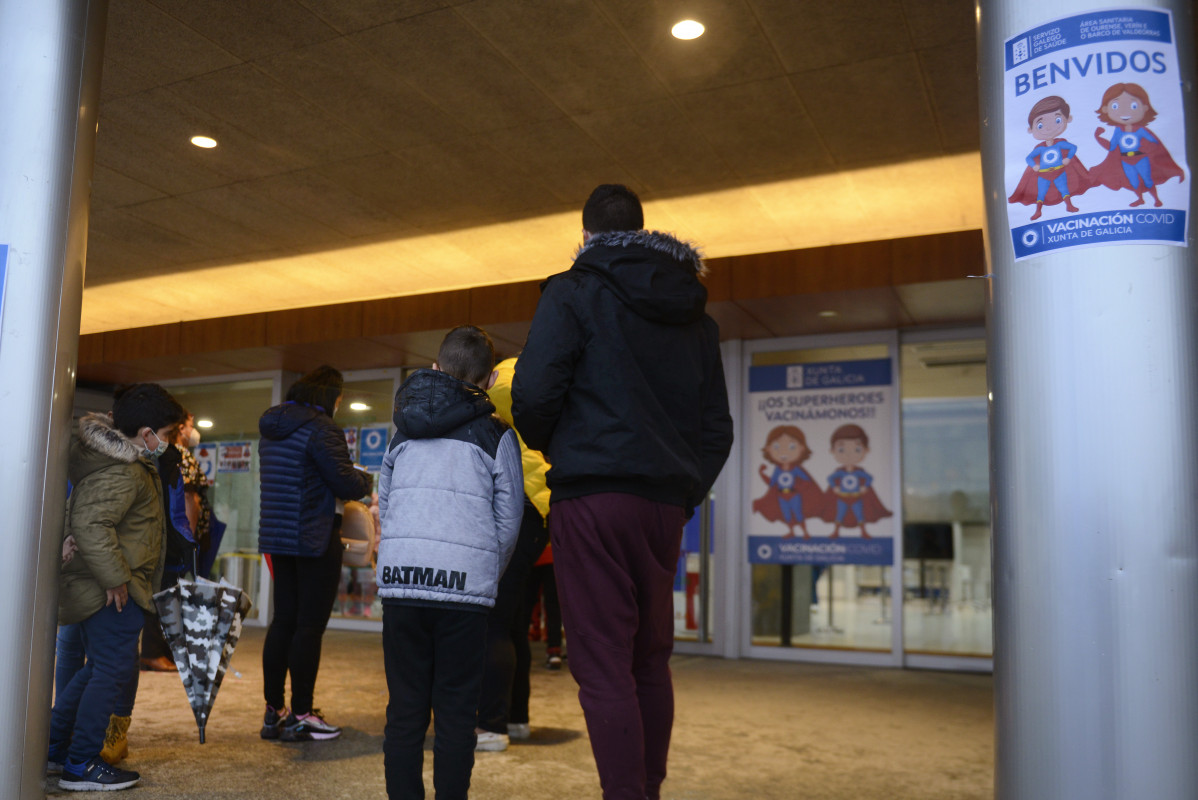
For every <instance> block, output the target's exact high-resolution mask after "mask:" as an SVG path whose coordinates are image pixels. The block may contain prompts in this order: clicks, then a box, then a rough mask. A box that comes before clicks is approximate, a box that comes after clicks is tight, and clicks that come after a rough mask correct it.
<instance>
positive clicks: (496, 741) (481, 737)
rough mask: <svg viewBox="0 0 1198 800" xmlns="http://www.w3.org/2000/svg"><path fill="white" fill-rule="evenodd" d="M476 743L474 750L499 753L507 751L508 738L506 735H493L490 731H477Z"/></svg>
mask: <svg viewBox="0 0 1198 800" xmlns="http://www.w3.org/2000/svg"><path fill="white" fill-rule="evenodd" d="M477 733H478V742H477V743H476V744H475V745H474V749H475V750H479V751H482V752H485V753H500V752H503V751H504V750H507V746H508V738H507V734H506V733H493V732H491V731H477Z"/></svg>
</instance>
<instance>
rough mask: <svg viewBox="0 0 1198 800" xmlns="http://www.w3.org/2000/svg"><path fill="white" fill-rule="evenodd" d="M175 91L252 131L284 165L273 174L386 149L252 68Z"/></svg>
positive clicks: (222, 72) (197, 80) (236, 69)
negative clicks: (286, 169) (286, 168)
mask: <svg viewBox="0 0 1198 800" xmlns="http://www.w3.org/2000/svg"><path fill="white" fill-rule="evenodd" d="M170 91H171V92H173V93H175V94H178V95H179V96H180V97H182V98H183V99H184V100H186V101H187V102H189V103H191V104H192V105H194V106H195V107H196V108H199V109H202V110H204V111H205V112H207V113H208V114H211V115H212V116H214V117H216V118H218V119H221V120H227V121H232V120H236V124H237V125H238V126H239V127H242V128H243V130H247V131H252V132H253V133H252V135H253V137H254V138H255V139H257V140H258V141H259V142H261V144H262V145H263V146H264V147H266V148H268V149H269V151H270V152H271V153H272V154H273V155H274V156H275V157H276V160H277V162H278V163H279V164H280V168H279V169H277V170H274V171H282V166H283V165H285V166H286V167H288V168H290V169H295V168H298V167H306V166H310V165H312V164H316V163H321V162H324V161H330V160H339V159H345V158H355V157H357V156H363V155H367V154H368V153H374V152H378V151H379V150H380V149H381V148H380V147H379V146H378V145H377V144H374V143H373V142H371V141H369V140H367V139H366V138H364V137H363V136H361V135H359V134H357V133H355V132H354V131H353V130H351V129H350V128H348V127H347V126H346V125H344V124H343V123H342V122H341V121H340V120H338V119H335V118H334V117H332V116H330V115H329V114H328V113H327V112H325V111H324V110H323V109H321V108H318V107H317V106H314V105H312V104H311V103H309V102H307V101H306V100H304V99H303V98H302V97H300V96H299V95H297V94H295V93H294V92H291V91H288V90H287V89H285V88H283V87H282V86H281V85H280V84H279V83H278V82H277V81H275V80H274V79H272V78H271V77H270V76H269V75H267V74H266V73H264V72H262V71H261V70H260V69H258V67H257V66H255V65H252V64H243V65H240V66H236V67H230V68H228V69H223V70H220V71H219V72H212V73H209V74H207V75H202V76H200V77H198V78H192V79H190V80H187V81H182V82H180V83H177V84H174V85H173V86H171V87H170ZM255 177H256V176H255Z"/></svg>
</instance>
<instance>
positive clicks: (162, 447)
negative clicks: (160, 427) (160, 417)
mask: <svg viewBox="0 0 1198 800" xmlns="http://www.w3.org/2000/svg"><path fill="white" fill-rule="evenodd" d="M150 432H151V433H153V434H154V438H155V439H158V446H157V447H155V448H154V449H153V450H151V449H149V448H148V447H147V448H146V449H145V450H142V455H144V456H149V457H150V458H158V456H160V455H162V454H163V453H165V452H166V448H168V447H170V442H167V441H166V440H164V439H161V438H159V436H158V433H157V431H150ZM142 444H145V440H144V439H143V440H142Z"/></svg>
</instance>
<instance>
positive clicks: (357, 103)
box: [257, 37, 466, 150]
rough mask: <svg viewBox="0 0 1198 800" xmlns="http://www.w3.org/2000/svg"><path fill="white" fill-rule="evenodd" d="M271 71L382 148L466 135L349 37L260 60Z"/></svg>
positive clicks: (261, 64) (408, 145) (291, 87)
mask: <svg viewBox="0 0 1198 800" xmlns="http://www.w3.org/2000/svg"><path fill="white" fill-rule="evenodd" d="M257 66H258V68H259V69H261V70H262V71H263V72H265V73H266V74H267V75H270V76H271V77H272V78H273V79H274V80H276V81H278V82H279V83H280V84H281V85H283V86H284V87H286V88H287V89H288V90H289V91H291V92H294V93H295V94H297V95H300V96H301V97H303V98H304V99H305V100H307V101H308V102H309V103H311V104H312V105H313V106H316V107H319V108H321V109H323V110H324V111H325V112H326V113H327V114H328V115H329V116H330V117H332V118H334V119H337V120H339V121H340V122H342V123H344V124H345V125H346V126H347V127H349V128H351V129H352V130H354V131H355V132H357V133H359V134H361V135H362V136H365V137H366V138H367V139H369V140H370V141H372V142H374V143H375V144H377V145H378V146H379V147H381V148H385V149H388V150H402V149H404V148H408V147H416V146H419V145H425V144H431V143H433V142H436V141H438V140H440V139H442V138H445V137H458V136H464V135H465V134H466V131H465V129H464V128H462V127H460V126H458V125H456V123H454V121H453V120H452V119H451V118H450V117H449V115H447V114H446V113H445V112H444V111H442V110H441V109H439V108H437V107H436V106H435V105H434V104H433V103H432V102H431V101H429V100H428V99H427V98H425V97H424V96H423V95H421V94H420V93H419V92H417V91H416V90H415V89H413V88H411V87H410V86H408V85H407V84H405V83H404V82H403V80H402V77H401V76H400V75H397V74H396V73H394V72H392V71H391V70H390V69H388V68H387V67H386V66H384V65H383V63H382V62H380V61H378V60H376V59H375V58H374V57H372V56H370V55H369V54H368V53H367V52H366V51H365V50H363V49H362V48H361V47H360V46H358V45H357V44H355V43H353V42H352V41H350V40H349V39H347V38H344V37H339V38H337V39H330V40H329V41H327V42H321V43H319V44H315V45H312V46H310V47H305V48H303V49H302V50H294V51H290V52H285V53H278V54H276V55H274V56H271V57H270V58H266V59H262V60H260V61H258V62H257Z"/></svg>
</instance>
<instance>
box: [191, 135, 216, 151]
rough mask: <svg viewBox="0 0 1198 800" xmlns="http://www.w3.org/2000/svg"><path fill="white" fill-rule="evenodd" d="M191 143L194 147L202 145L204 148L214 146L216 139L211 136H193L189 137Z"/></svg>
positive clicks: (207, 148) (208, 148)
mask: <svg viewBox="0 0 1198 800" xmlns="http://www.w3.org/2000/svg"><path fill="white" fill-rule="evenodd" d="M191 143H192V144H194V145H195V146H196V147H203V148H204V149H205V150H210V149H212V148H213V147H216V140H215V139H213V138H212V137H211V136H193V137H191Z"/></svg>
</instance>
